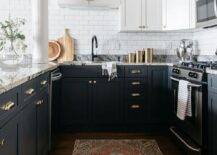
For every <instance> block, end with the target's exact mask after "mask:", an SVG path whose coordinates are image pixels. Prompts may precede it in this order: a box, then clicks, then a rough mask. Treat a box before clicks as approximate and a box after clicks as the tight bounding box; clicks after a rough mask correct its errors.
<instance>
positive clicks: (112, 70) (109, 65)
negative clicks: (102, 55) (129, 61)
mask: <svg viewBox="0 0 217 155" xmlns="http://www.w3.org/2000/svg"><path fill="white" fill-rule="evenodd" d="M102 75H103V76H105V75H108V76H109V79H108V81H111V80H113V79H115V78H116V77H118V76H117V64H116V62H104V63H102Z"/></svg>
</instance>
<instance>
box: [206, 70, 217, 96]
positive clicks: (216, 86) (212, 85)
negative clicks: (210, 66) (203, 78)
mask: <svg viewBox="0 0 217 155" xmlns="http://www.w3.org/2000/svg"><path fill="white" fill-rule="evenodd" d="M208 88H209V91H211V92H215V93H217V75H211V74H208Z"/></svg>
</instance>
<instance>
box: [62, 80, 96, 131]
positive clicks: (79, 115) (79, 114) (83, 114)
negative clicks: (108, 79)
mask: <svg viewBox="0 0 217 155" xmlns="http://www.w3.org/2000/svg"><path fill="white" fill-rule="evenodd" d="M90 81H91V80H90V79H86V78H65V79H62V93H61V94H62V104H61V109H60V110H61V114H60V124H61V126H62V128H63V129H67V128H80V127H81V126H85V125H87V123H88V121H89V118H90V116H89V102H90V88H91V86H92V84H91V82H90Z"/></svg>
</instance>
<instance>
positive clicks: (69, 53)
mask: <svg viewBox="0 0 217 155" xmlns="http://www.w3.org/2000/svg"><path fill="white" fill-rule="evenodd" d="M58 42H59V43H60V45H61V48H62V50H61V54H60V57H59V58H58V62H65V61H74V58H75V45H74V39H73V38H72V37H71V36H70V34H69V29H65V34H64V36H63V37H61V38H59V39H58Z"/></svg>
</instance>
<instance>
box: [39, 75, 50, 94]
mask: <svg viewBox="0 0 217 155" xmlns="http://www.w3.org/2000/svg"><path fill="white" fill-rule="evenodd" d="M49 78H50V74H49V73H45V74H43V75H41V76H39V77H38V78H37V87H38V90H39V91H42V90H43V89H46V88H47V87H49V81H50V80H49Z"/></svg>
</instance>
